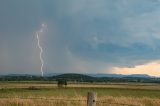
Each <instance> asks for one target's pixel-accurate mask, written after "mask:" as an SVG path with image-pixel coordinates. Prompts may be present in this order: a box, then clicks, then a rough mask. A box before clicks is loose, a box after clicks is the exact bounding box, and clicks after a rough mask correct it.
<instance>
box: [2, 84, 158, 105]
mask: <svg viewBox="0 0 160 106" xmlns="http://www.w3.org/2000/svg"><path fill="white" fill-rule="evenodd" d="M33 86H34V89H31V87H33ZM91 91H93V92H96V93H97V96H98V100H101V101H108V102H114V103H126V104H136V105H138V106H160V85H158V84H136V83H129V84H126V83H124V84H113V83H112V84H111V83H110V84H69V85H68V87H67V88H58V87H57V86H56V84H52V82H1V83H0V98H1V99H0V103H1V104H3V105H4V106H6V105H7V106H10V105H11V106H20V105H19V103H20V104H21V105H24V106H27V105H32V103H33V104H34V105H35V106H39V105H40V104H36V103H39V102H37V101H38V100H33V99H26V98H48V99H50V98H52V99H55V98H56V99H59V98H60V99H69V100H72V99H76V100H81V99H82V100H86V96H87V93H88V92H91ZM15 100H16V103H17V104H16V103H15V102H14V101H15ZM27 100H28V101H27ZM5 101H6V102H5ZM8 101H9V102H8ZM12 101H13V102H12ZM41 101H43V103H49V104H46V105H48V106H63V105H64V106H76V104H75V102H70V103H68V102H65V101H61V102H59V101H53V100H52V101H48V102H47V100H41ZM10 102H11V103H10ZM55 102H56V103H55ZM8 103H10V104H8ZM12 103H13V104H14V105H12ZM61 103H63V105H62V104H61ZM25 104H26V105H25ZM1 106H2V105H1ZM42 106H43V105H42ZM77 106H85V101H83V102H82V101H81V102H80V104H77ZM98 106H106V105H104V104H99V105H98ZM113 106H115V105H113ZM116 106H118V105H116Z"/></svg>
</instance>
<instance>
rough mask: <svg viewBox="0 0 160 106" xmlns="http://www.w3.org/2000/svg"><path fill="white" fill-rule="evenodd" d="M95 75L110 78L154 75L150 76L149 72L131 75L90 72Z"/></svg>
mask: <svg viewBox="0 0 160 106" xmlns="http://www.w3.org/2000/svg"><path fill="white" fill-rule="evenodd" d="M88 75H90V76H93V77H98V78H102V77H109V78H125V77H132V78H133V77H135V78H152V77H153V76H149V75H147V74H131V75H122V74H88Z"/></svg>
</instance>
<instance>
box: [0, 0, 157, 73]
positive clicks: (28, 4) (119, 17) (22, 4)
mask: <svg viewBox="0 0 160 106" xmlns="http://www.w3.org/2000/svg"><path fill="white" fill-rule="evenodd" d="M43 23H44V24H46V25H47V29H46V30H45V31H44V32H43V33H42V34H41V35H40V42H41V45H42V47H43V50H44V52H43V59H44V61H45V64H44V73H67V72H74V73H112V69H113V68H115V67H118V68H124V67H125V68H133V67H136V66H139V65H144V64H148V63H150V62H155V61H156V62H157V61H158V62H159V60H160V55H159V54H160V0H0V74H11V73H12V74H17V73H19V74H40V65H41V63H40V59H39V48H38V47H37V41H36V37H35V33H36V31H38V30H39V29H40V27H41V24H43ZM146 70H147V69H146ZM148 71H150V70H148ZM156 71H157V72H159V71H160V69H159V70H158V69H157V70H156ZM142 73H143V72H142ZM124 74H125V72H124ZM133 74H134V73H133ZM144 74H148V73H144Z"/></svg>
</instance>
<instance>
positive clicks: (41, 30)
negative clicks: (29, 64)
mask: <svg viewBox="0 0 160 106" xmlns="http://www.w3.org/2000/svg"><path fill="white" fill-rule="evenodd" d="M45 27H46V26H45V24H42V25H41V29H40V30H39V31H37V32H36V38H37V45H38V48H39V49H40V54H39V57H40V61H41V76H42V77H43V74H44V72H43V66H44V61H43V58H42V53H43V48H42V46H41V44H40V38H39V35H40V34H41V33H43V31H44V29H45Z"/></svg>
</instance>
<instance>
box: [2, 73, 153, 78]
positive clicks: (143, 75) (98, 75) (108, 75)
mask: <svg viewBox="0 0 160 106" xmlns="http://www.w3.org/2000/svg"><path fill="white" fill-rule="evenodd" d="M70 74H73V75H87V76H91V77H97V78H103V77H108V78H155V76H150V75H147V74H130V75H123V74H103V73H97V74H81V73H48V74H44V77H52V76H61V75H70ZM0 76H40V75H31V74H8V75H0Z"/></svg>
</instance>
